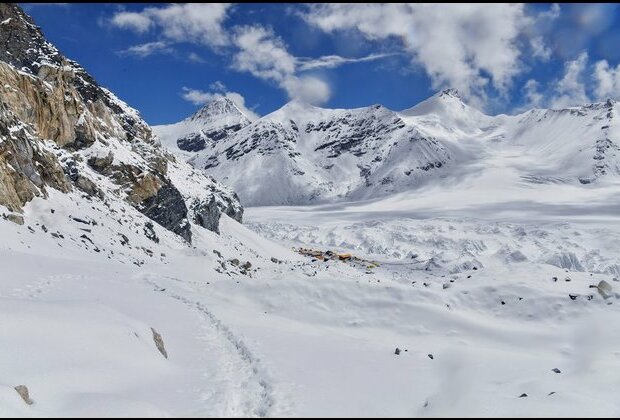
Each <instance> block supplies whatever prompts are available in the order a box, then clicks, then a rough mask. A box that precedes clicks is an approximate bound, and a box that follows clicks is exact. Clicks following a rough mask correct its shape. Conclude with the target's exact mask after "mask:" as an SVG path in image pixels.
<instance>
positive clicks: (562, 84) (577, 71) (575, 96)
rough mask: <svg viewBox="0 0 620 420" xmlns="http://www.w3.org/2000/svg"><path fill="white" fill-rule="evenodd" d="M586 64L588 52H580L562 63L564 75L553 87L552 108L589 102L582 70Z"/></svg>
mask: <svg viewBox="0 0 620 420" xmlns="http://www.w3.org/2000/svg"><path fill="white" fill-rule="evenodd" d="M587 65H588V53H586V52H582V53H581V54H579V56H578V57H577V58H576V59H574V60H571V61H568V62H567V63H565V65H564V77H562V79H560V80H559V81H558V82H557V84H556V86H555V88H554V93H555V95H554V96H553V98H552V99H551V102H550V105H551V107H552V108H566V107H570V106H576V105H582V104H585V103H588V102H590V98H589V97H588V94H587V93H586V79H585V75H584V71H585V69H586V66H587Z"/></svg>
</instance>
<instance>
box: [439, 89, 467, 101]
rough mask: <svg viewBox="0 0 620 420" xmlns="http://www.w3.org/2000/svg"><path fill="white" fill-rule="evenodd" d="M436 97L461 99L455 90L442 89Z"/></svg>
mask: <svg viewBox="0 0 620 420" xmlns="http://www.w3.org/2000/svg"><path fill="white" fill-rule="evenodd" d="M438 95H439V96H440V97H444V96H448V97H452V98H458V99H462V98H461V94H460V93H459V91H458V90H457V89H456V88H448V89H444V90H442V91H441V92H440V93H439V94H438Z"/></svg>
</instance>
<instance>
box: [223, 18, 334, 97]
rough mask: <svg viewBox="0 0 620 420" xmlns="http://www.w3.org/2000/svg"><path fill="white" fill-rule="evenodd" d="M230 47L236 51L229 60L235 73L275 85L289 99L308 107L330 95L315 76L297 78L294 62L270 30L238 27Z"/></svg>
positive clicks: (295, 62) (258, 27) (327, 86)
mask: <svg viewBox="0 0 620 420" xmlns="http://www.w3.org/2000/svg"><path fill="white" fill-rule="evenodd" d="M234 43H235V45H236V46H237V47H238V49H239V50H238V51H237V52H236V53H235V55H234V57H233V65H232V66H233V68H234V69H235V70H237V71H245V72H249V73H251V74H252V75H254V76H255V77H258V78H260V79H263V80H268V81H272V82H275V83H277V84H278V86H280V87H281V88H282V89H284V90H286V92H287V94H288V96H289V98H291V99H300V100H303V101H306V102H309V103H312V104H321V103H324V102H326V101H327V100H328V99H329V97H330V95H331V91H330V87H329V85H328V84H327V83H326V82H325V81H323V80H321V79H319V78H318V77H316V76H310V75H305V76H302V77H299V76H298V75H297V71H298V68H297V59H296V58H295V57H294V56H293V55H291V54H290V53H289V52H288V50H287V48H286V45H285V44H284V42H283V41H282V40H281V39H280V38H279V37H277V36H276V35H275V34H274V33H273V31H272V30H271V29H268V28H265V27H263V26H258V25H254V26H243V27H239V28H237V29H236V33H235V37H234Z"/></svg>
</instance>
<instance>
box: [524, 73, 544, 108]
mask: <svg viewBox="0 0 620 420" xmlns="http://www.w3.org/2000/svg"><path fill="white" fill-rule="evenodd" d="M523 96H524V97H525V102H526V108H528V109H530V108H540V107H541V106H542V105H543V103H544V95H543V94H542V93H541V92H540V83H538V82H537V81H536V80H534V79H529V80H528V81H527V82H525V85H524V86H523Z"/></svg>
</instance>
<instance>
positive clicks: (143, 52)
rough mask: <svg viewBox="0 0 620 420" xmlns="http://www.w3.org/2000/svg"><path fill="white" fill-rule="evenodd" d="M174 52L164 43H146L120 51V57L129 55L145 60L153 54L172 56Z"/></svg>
mask: <svg viewBox="0 0 620 420" xmlns="http://www.w3.org/2000/svg"><path fill="white" fill-rule="evenodd" d="M173 52H174V50H173V49H172V48H171V47H170V44H168V43H167V42H164V41H156V42H147V43H145V44H139V45H134V46H132V47H129V48H127V49H125V50H122V51H120V52H119V53H120V54H121V55H130V56H134V57H138V58H145V57H148V56H150V55H153V54H172V53H173Z"/></svg>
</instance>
